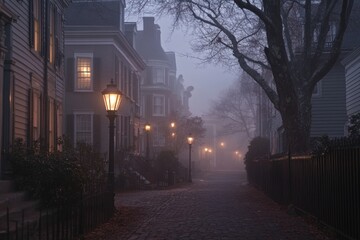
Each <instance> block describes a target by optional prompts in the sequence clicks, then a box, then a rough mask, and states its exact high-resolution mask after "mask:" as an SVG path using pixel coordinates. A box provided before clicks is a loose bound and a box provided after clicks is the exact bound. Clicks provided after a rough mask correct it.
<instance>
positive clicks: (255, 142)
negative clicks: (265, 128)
mask: <svg viewBox="0 0 360 240" xmlns="http://www.w3.org/2000/svg"><path fill="white" fill-rule="evenodd" d="M269 154H270V141H269V139H268V138H263V137H255V138H254V139H252V140H251V141H250V144H249V146H248V151H247V153H246V155H245V164H246V163H248V162H249V161H254V160H256V159H259V158H262V157H264V156H266V157H267V156H269Z"/></svg>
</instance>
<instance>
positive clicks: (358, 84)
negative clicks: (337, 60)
mask: <svg viewBox="0 0 360 240" xmlns="http://www.w3.org/2000/svg"><path fill="white" fill-rule="evenodd" d="M359 50H360V49H357V50H355V51H354V52H353V53H351V54H350V55H349V56H348V57H347V58H346V59H344V62H343V63H344V65H345V68H346V110H347V115H348V116H349V117H350V116H351V115H353V114H356V113H360V56H359V54H360V52H359Z"/></svg>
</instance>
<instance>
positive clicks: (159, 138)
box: [153, 126, 165, 147]
mask: <svg viewBox="0 0 360 240" xmlns="http://www.w3.org/2000/svg"><path fill="white" fill-rule="evenodd" d="M153 132H154V138H153V139H154V140H153V146H154V147H163V146H165V135H164V133H163V132H161V131H160V129H159V127H158V126H154V127H153Z"/></svg>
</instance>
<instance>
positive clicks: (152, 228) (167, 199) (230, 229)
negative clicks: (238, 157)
mask: <svg viewBox="0 0 360 240" xmlns="http://www.w3.org/2000/svg"><path fill="white" fill-rule="evenodd" d="M116 206H117V209H119V212H118V213H117V214H116V215H115V217H114V218H113V219H112V220H111V221H110V222H109V223H106V224H104V225H102V226H101V227H99V228H98V229H96V230H95V231H94V232H92V233H90V234H88V235H87V236H85V239H86V240H93V239H94V240H95V239H96V240H99V239H104V240H105V239H106V240H115V239H131V240H139V239H196V240H198V239H206V240H212V239H216V240H218V239H224V240H225V239H244V240H252V239H259V240H263V239H274V240H275V239H276V240H280V239H291V240H297V239H298V240H312V239H329V238H327V237H326V236H325V235H324V234H322V233H321V232H319V231H318V230H317V229H316V227H314V226H313V225H311V224H307V223H306V222H305V221H304V219H303V218H301V217H297V216H290V215H288V214H287V213H286V209H284V207H282V206H280V205H278V204H276V203H274V202H272V201H271V200H269V199H268V198H267V197H266V196H264V195H263V194H262V193H260V192H259V191H257V190H256V189H254V188H252V187H250V186H248V185H247V184H246V178H245V174H244V173H242V174H241V173H240V172H212V173H208V174H206V176H204V177H203V178H202V179H194V182H193V184H189V185H185V186H182V187H181V188H177V189H169V190H154V191H140V192H129V193H120V194H117V195H116Z"/></svg>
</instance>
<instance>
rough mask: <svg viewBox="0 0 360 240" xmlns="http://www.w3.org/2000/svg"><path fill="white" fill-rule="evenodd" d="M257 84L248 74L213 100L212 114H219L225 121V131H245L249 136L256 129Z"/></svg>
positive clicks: (243, 75)
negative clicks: (251, 80)
mask: <svg viewBox="0 0 360 240" xmlns="http://www.w3.org/2000/svg"><path fill="white" fill-rule="evenodd" d="M254 93H255V85H254V83H253V82H250V80H249V76H248V75H247V74H242V76H241V77H240V78H239V79H238V80H237V81H236V82H234V84H233V85H232V86H231V87H230V88H228V89H227V90H226V92H224V94H221V97H220V98H219V99H218V100H217V101H214V102H213V105H212V107H211V110H210V114H211V115H215V116H217V117H218V118H219V119H221V120H223V122H224V123H225V124H224V126H223V131H224V132H225V133H234V132H243V133H245V134H246V136H247V137H248V138H250V137H251V136H252V133H253V131H254V130H255V125H254V124H255V120H256V109H255V106H256V101H257V99H256V98H257V96H256V95H255V94H254Z"/></svg>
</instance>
